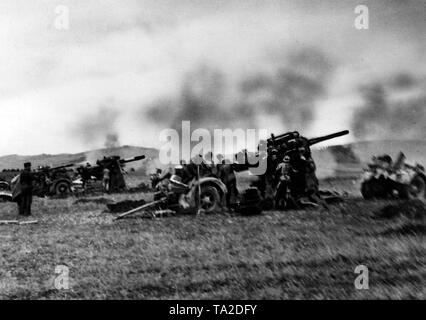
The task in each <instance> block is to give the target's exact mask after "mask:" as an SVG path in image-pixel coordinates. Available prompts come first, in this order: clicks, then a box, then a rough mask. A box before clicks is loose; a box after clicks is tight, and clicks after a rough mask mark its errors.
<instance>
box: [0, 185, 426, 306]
mask: <svg viewBox="0 0 426 320" xmlns="http://www.w3.org/2000/svg"><path fill="white" fill-rule="evenodd" d="M327 183H329V184H330V186H332V187H334V189H336V190H342V189H347V185H345V184H346V183H349V184H354V182H350V181H349V182H348V181H340V182H335V183H334V185H333V183H332V182H327ZM328 187H329V186H328ZM353 190H357V188H356V185H355V184H354V187H353ZM103 197H104V198H106V199H107V200H108V199H109V200H113V201H117V200H124V199H131V200H139V199H145V200H147V201H149V200H150V199H151V198H152V194H149V193H135V194H130V195H126V194H116V195H106V196H103ZM98 198H99V197H98ZM90 199H91V198H89V200H90ZM92 199H93V200H94V201H77V200H78V199H76V198H73V197H71V198H67V199H40V198H37V199H35V200H34V205H33V211H34V217H33V218H35V219H38V221H39V223H38V224H36V225H21V226H19V225H0V246H1V250H0V261H1V268H0V298H1V299H11V298H18V299H28V298H31V299H92V298H93V299H304V298H307V299H389V298H392V299H411V298H413V299H425V298H426V285H425V284H426V257H425V256H426V250H425V249H426V241H425V219H420V220H415V221H414V220H412V219H409V218H407V217H404V216H397V217H393V218H392V219H385V218H378V217H377V216H376V214H377V212H379V211H380V209H382V208H383V207H384V206H386V205H389V204H392V203H391V202H389V201H376V202H367V201H364V200H362V199H360V198H359V197H358V196H357V195H356V194H355V193H354V194H351V195H349V197H348V199H347V200H346V201H345V202H344V203H341V204H336V205H333V206H331V207H330V208H329V209H328V210H325V209H321V210H302V211H286V212H278V211H266V212H264V213H263V214H262V215H260V216H253V217H244V216H230V215H210V216H208V215H200V216H177V217H167V218H159V219H154V220H153V219H142V218H140V217H137V216H135V217H130V218H128V219H123V220H120V221H116V222H114V221H113V217H114V214H111V213H108V212H106V205H105V202H106V201H105V200H102V201H96V198H92ZM16 211H17V209H16V204H14V203H1V204H0V219H15V218H16ZM59 265H65V266H67V267H68V269H69V288H68V289H57V288H56V287H55V283H56V280H57V279H58V276H59V273H58V274H56V273H55V268H56V267H57V266H59ZM358 265H365V266H366V267H368V270H369V289H367V290H358V289H356V288H355V286H354V281H355V279H356V277H357V276H358V274H356V273H355V272H354V270H355V268H356V267H357V266H358Z"/></svg>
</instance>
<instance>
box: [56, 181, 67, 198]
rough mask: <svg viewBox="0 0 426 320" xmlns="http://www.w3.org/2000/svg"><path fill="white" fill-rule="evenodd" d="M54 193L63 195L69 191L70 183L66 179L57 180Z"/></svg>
mask: <svg viewBox="0 0 426 320" xmlns="http://www.w3.org/2000/svg"><path fill="white" fill-rule="evenodd" d="M54 191H55V195H57V196H65V195H67V194H69V193H71V185H70V184H69V183H68V182H67V181H59V182H57V183H56V184H55V188H54Z"/></svg>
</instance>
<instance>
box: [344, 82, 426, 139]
mask: <svg viewBox="0 0 426 320" xmlns="http://www.w3.org/2000/svg"><path fill="white" fill-rule="evenodd" d="M424 87H425V86H424V84H423V85H422V83H421V82H420V81H418V80H416V79H415V77H414V76H411V75H409V74H401V75H396V76H394V77H391V78H390V79H389V80H388V81H386V82H382V83H374V84H370V85H368V86H366V87H364V88H363V89H362V90H361V91H362V95H363V100H364V104H363V105H362V106H361V107H360V108H359V109H358V111H357V112H356V113H355V115H354V118H353V123H352V128H353V132H354V134H355V136H356V137H357V138H359V139H364V140H376V139H379V140H389V139H394V140H420V139H426V95H425V94H424V93H423V92H424Z"/></svg>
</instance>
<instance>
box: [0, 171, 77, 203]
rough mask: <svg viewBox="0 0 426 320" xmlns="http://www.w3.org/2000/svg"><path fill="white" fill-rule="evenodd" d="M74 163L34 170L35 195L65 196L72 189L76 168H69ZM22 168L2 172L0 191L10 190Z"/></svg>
mask: <svg viewBox="0 0 426 320" xmlns="http://www.w3.org/2000/svg"><path fill="white" fill-rule="evenodd" d="M73 166H74V164H67V165H62V166H57V167H50V166H40V167H39V168H38V169H36V170H33V177H34V182H33V195H35V196H38V197H45V196H65V195H67V194H69V193H71V191H72V177H73V175H74V170H72V169H68V168H71V167H73ZM20 173H21V170H17V169H12V170H3V171H2V172H1V174H0V176H1V178H0V179H1V181H0V185H1V188H0V191H2V192H10V191H11V190H12V189H13V187H14V185H15V184H16V183H17V181H18V177H19V175H20Z"/></svg>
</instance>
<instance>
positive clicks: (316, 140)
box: [308, 130, 349, 146]
mask: <svg viewBox="0 0 426 320" xmlns="http://www.w3.org/2000/svg"><path fill="white" fill-rule="evenodd" d="M347 134H349V130H343V131H339V132H336V133H332V134H329V135H326V136H323V137H318V138H312V139H309V140H308V144H309V146H312V145H314V144H317V143H320V142H323V141H326V140H330V139H334V138H338V137H341V136H345V135H347Z"/></svg>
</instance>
